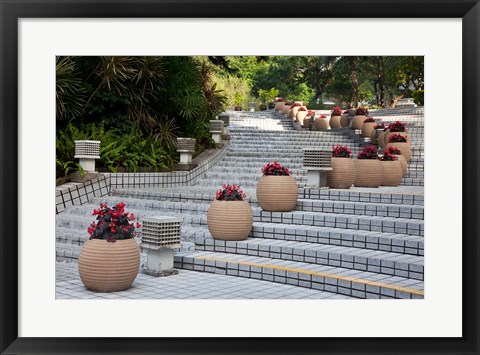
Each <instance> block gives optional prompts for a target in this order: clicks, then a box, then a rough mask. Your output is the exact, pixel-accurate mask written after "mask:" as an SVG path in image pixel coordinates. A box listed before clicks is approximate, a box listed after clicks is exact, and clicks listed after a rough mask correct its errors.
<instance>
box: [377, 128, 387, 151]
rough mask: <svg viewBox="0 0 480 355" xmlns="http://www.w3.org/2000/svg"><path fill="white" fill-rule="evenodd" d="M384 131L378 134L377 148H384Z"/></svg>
mask: <svg viewBox="0 0 480 355" xmlns="http://www.w3.org/2000/svg"><path fill="white" fill-rule="evenodd" d="M385 134H386V133H385V131H383V132H382V133H380V136H378V146H379V147H380V148H385Z"/></svg>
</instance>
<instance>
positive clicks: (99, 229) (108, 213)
mask: <svg viewBox="0 0 480 355" xmlns="http://www.w3.org/2000/svg"><path fill="white" fill-rule="evenodd" d="M93 215H94V216H97V222H92V223H91V224H90V226H89V227H88V234H90V238H89V239H105V240H106V241H107V242H115V241H116V240H122V239H131V238H133V237H135V227H137V228H140V227H141V225H140V223H138V222H136V224H135V223H134V222H132V221H133V220H135V216H134V214H133V213H128V212H126V211H125V204H124V203H123V202H120V203H117V204H116V205H115V206H113V207H108V206H107V204H106V203H100V208H99V209H94V210H93Z"/></svg>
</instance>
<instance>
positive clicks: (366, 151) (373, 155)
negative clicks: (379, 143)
mask: <svg viewBox="0 0 480 355" xmlns="http://www.w3.org/2000/svg"><path fill="white" fill-rule="evenodd" d="M357 158H358V159H378V152H377V148H375V147H374V146H373V145H368V146H366V147H363V150H362V151H361V152H359V153H358V155H357Z"/></svg>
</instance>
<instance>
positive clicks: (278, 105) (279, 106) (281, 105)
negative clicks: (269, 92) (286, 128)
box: [275, 101, 285, 111]
mask: <svg viewBox="0 0 480 355" xmlns="http://www.w3.org/2000/svg"><path fill="white" fill-rule="evenodd" d="M284 107H285V101H278V102H277V103H276V104H275V110H277V111H283V108H284Z"/></svg>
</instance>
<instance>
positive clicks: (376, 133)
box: [370, 121, 385, 144]
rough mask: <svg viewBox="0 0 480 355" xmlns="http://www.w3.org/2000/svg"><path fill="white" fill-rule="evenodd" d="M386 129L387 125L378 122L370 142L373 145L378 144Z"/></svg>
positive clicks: (371, 134)
mask: <svg viewBox="0 0 480 355" xmlns="http://www.w3.org/2000/svg"><path fill="white" fill-rule="evenodd" d="M384 129H385V123H383V122H381V121H380V122H377V123H376V124H375V125H374V126H373V129H372V132H371V133H370V141H371V142H372V144H378V138H379V137H380V135H381V134H382V132H383V130H384Z"/></svg>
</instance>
